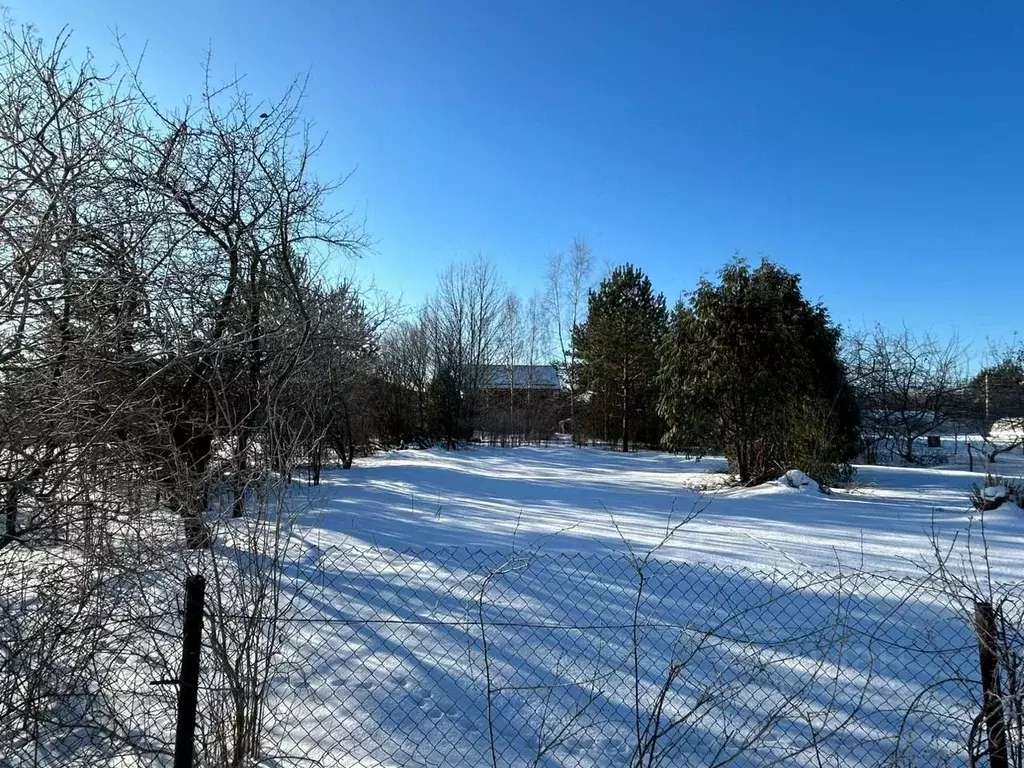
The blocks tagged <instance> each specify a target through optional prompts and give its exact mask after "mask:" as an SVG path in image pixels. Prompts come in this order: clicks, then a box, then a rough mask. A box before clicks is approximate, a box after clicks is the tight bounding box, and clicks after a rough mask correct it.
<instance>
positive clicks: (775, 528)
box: [277, 446, 1024, 766]
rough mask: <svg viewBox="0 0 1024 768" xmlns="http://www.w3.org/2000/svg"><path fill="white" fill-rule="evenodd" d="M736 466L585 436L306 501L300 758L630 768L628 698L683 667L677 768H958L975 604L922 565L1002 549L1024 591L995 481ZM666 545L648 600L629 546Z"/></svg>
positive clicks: (1016, 531) (1019, 559) (432, 458)
mask: <svg viewBox="0 0 1024 768" xmlns="http://www.w3.org/2000/svg"><path fill="white" fill-rule="evenodd" d="M1011 466H1013V465H1012V462H1007V461H1004V463H1003V464H1001V465H1000V470H1001V471H1002V472H1006V471H1007V470H1008V469H1009V468H1010V467H1011ZM724 470H725V466H724V464H723V462H722V461H721V460H715V459H705V460H703V461H699V462H698V461H694V460H692V459H687V458H683V457H678V456H671V455H666V454H662V453H655V452H650V453H644V452H641V453H634V454H629V455H621V454H617V453H613V452H608V451H602V450H595V449H574V448H570V447H567V446H559V447H551V448H516V449H510V450H497V449H474V450H468V451H456V452H446V451H442V450H430V451H404V452H394V453H389V454H385V455H381V456H378V457H374V458H370V459H366V460H364V461H362V462H360V463H359V464H358V465H357V466H356V467H355V468H353V469H352V470H351V471H348V472H332V473H329V474H328V475H327V476H326V478H325V480H324V483H323V485H322V486H321V487H320V488H316V489H314V488H308V487H307V488H300V489H297V490H298V492H299V495H300V496H304V497H305V498H304V499H303V507H304V512H303V513H302V514H300V516H299V518H298V523H299V525H298V527H297V529H296V533H297V535H298V536H299V539H300V541H301V543H302V546H303V547H305V555H304V557H305V560H304V561H303V562H304V563H305V564H307V565H308V567H309V568H310V569H311V572H315V573H317V574H318V579H319V585H320V586H319V587H318V588H316V589H314V590H312V592H310V591H309V590H308V589H307V590H306V594H305V595H304V597H303V599H302V600H301V601H299V605H300V607H299V608H298V610H299V614H300V615H301V617H302V623H301V624H300V625H297V627H298V628H297V630H296V631H295V632H293V633H292V634H291V639H290V640H289V643H288V645H289V648H290V651H289V653H290V654H291V655H292V661H293V662H294V664H295V666H296V667H297V668H299V669H301V670H302V674H300V675H296V676H293V677H292V678H284V679H282V680H281V681H280V687H279V688H278V689H277V690H278V691H280V692H281V696H282V698H281V699H280V701H279V706H278V707H277V709H279V710H280V711H281V712H283V713H288V716H287V717H285V718H284V720H283V721H282V725H281V728H282V732H284V733H287V734H289V737H288V739H286V742H287V744H286V745H282V750H283V751H284V752H288V753H301V754H305V755H308V756H310V757H314V758H316V759H322V758H323V757H324V756H326V755H335V756H337V755H342V756H343V758H342V759H340V760H337V761H336V762H332V761H331V760H328V763H329V764H339V765H349V764H351V765H431V766H432V765H465V766H472V765H480V764H488V765H490V764H492V763H494V764H498V765H529V764H532V761H533V759H534V758H536V757H537V755H538V754H540V753H542V752H544V754H545V755H546V756H545V757H544V758H543V759H541V760H540V761H539V762H537V763H536V764H538V765H569V766H575V765H595V766H596V765H629V764H632V762H631V761H635V760H636V759H637V755H636V743H637V738H636V733H637V730H636V729H637V720H636V712H637V707H636V702H637V700H639V701H640V707H639V709H640V710H641V712H642V715H641V718H640V721H641V726H642V730H643V732H645V733H647V732H649V730H650V728H651V727H652V723H653V721H652V720H651V717H650V713H651V712H652V711H655V709H656V705H657V693H658V691H659V690H661V689H662V686H663V685H664V684H665V681H666V679H667V675H669V674H670V671H671V670H673V669H675V670H677V671H678V678H675V679H674V681H673V682H672V684H671V685H670V686H669V687H668V690H669V695H668V699H667V703H666V705H665V709H664V711H663V712H662V718H664V722H662V723H661V725H662V726H664V725H665V724H667V723H668V722H671V721H672V718H673V717H675V718H678V719H679V721H680V725H679V726H678V727H676V728H674V729H673V730H672V731H671V733H672V736H671V737H663V738H662V739H661V743H660V744H659V745H658V747H657V751H658V753H659V755H661V757H662V758H664V759H665V762H664V763H662V764H665V765H687V766H689V765H717V764H722V765H724V764H731V765H740V766H756V765H768V764H781V765H793V766H796V765H837V766H847V765H850V766H858V765H863V766H868V765H872V766H873V765H879V764H883V763H884V764H887V765H889V764H893V765H895V764H900V765H903V764H906V765H910V764H927V765H966V759H965V758H964V749H965V747H964V745H965V741H966V738H967V732H968V730H969V724H970V720H971V718H972V717H973V715H974V714H975V713H976V712H977V691H975V690H974V688H975V687H976V686H975V685H974V684H973V683H972V682H970V681H971V680H972V679H973V678H974V677H976V672H975V667H976V663H977V662H976V656H977V646H976V641H975V639H974V637H973V635H972V634H971V630H970V626H969V620H970V607H971V606H970V602H969V600H968V601H965V603H963V604H959V603H958V602H957V600H956V599H953V598H951V597H950V596H949V595H948V594H942V592H941V590H937V589H936V588H935V585H934V583H933V582H930V581H929V580H928V579H927V577H926V572H927V571H930V570H934V566H935V555H934V552H935V547H934V544H935V543H938V544H939V548H940V550H941V551H942V552H944V553H947V554H949V563H950V565H951V566H952V567H953V569H954V570H960V571H963V572H969V571H970V561H971V559H972V558H973V562H974V564H975V570H974V572H975V573H978V572H979V568H978V567H979V566H981V565H982V552H983V551H984V549H985V548H986V547H987V551H988V563H987V567H988V569H989V571H988V572H985V571H984V568H981V572H983V573H986V575H985V577H984V578H991V580H992V581H993V582H1018V581H1020V580H1021V578H1022V577H1024V549H1022V547H1021V546H1020V542H1021V541H1022V540H1024V539H1022V538H1021V537H1022V534H1024V512H1022V511H1021V510H1020V509H1019V508H1018V507H1016V506H1012V505H1009V506H1004V507H1002V508H1001V509H999V510H997V511H995V512H992V513H988V514H987V515H986V516H985V520H984V526H983V528H982V525H981V524H982V521H981V519H980V517H979V515H978V514H977V513H976V512H974V510H973V509H972V508H971V505H970V502H969V500H968V494H969V491H970V487H971V484H972V483H974V482H978V481H980V480H981V478H982V474H981V473H973V474H972V473H968V472H966V471H964V470H962V469H957V468H947V469H911V468H886V467H860V468H859V469H858V473H857V479H856V484H855V485H854V486H853V487H851V488H849V489H845V490H836V491H835V492H834V493H833V494H832V495H828V496H826V495H823V494H820V493H817V492H816V491H814V490H812V489H808V488H805V489H802V490H800V489H796V488H792V487H789V485H788V484H786V483H785V482H778V483H773V484H769V485H767V486H763V487H759V488H753V489H736V488H726V487H724V480H725V474H724ZM694 512H696V513H697V515H696V517H695V518H694V519H692V520H690V521H689V522H686V523H685V525H683V526H682V527H681V528H678V529H675V527H676V525H677V524H678V523H679V522H680V521H682V520H684V519H685V518H686V517H687V516H688V515H690V514H692V513H694ZM674 529H675V530H674ZM983 532H984V536H982V533H983ZM667 533H668V534H671V535H669V536H668V540H667V541H665V539H666V534H667ZM655 547H658V551H657V558H658V561H657V562H656V563H653V564H651V565H650V566H649V567H648V568H649V570H648V571H647V572H646V573H645V578H644V590H645V591H644V593H643V597H642V600H641V601H640V602H637V595H638V591H637V590H638V585H639V583H640V581H639V579H638V574H637V572H636V571H635V570H634V569H633V568H632V567H631V565H630V563H629V561H628V559H627V557H626V555H627V554H628V553H629V552H630V551H632V552H633V553H639V554H642V553H643V552H645V551H649V550H651V549H652V548H655ZM513 553H516V554H513ZM302 567H305V566H302ZM299 570H300V572H301V570H302V568H301V567H300V569H299ZM837 574H838V575H837ZM864 574H886V575H887V577H886V578H884V579H878V578H876V577H875V576H873V575H864ZM989 574H990V575H989ZM638 606H639V607H638ZM634 617H637V619H638V622H639V629H638V631H637V632H635V633H634V632H633V630H632V629H631V625H632V624H633V622H634ZM634 649H636V651H637V653H636V655H634ZM634 662H636V666H634ZM958 678H959V679H958ZM488 681H490V682H488ZM942 681H945V682H942ZM488 691H490V695H488ZM298 702H300V703H301V707H300V708H299V711H300V712H301V713H302V714H301V715H294V712H295V711H296V706H297V703H298ZM488 713H489V714H488ZM687 713H691V714H690V715H687ZM816 740H818V741H819V743H820V745H821V746H820V749H818V750H816V751H814V752H811V751H807V748H808V745H809V744H812V743H814V742H815V741H816ZM750 741H753V742H756V744H753V745H752V744H751V743H749V742H750ZM492 744H493V746H494V753H493V754H492V752H491V745H492ZM546 744H547V745H549V746H548V747H547V748H546V749H547V751H546V752H545V750H544V749H542V747H544V745H546ZM897 752H898V753H900V760H896V759H895V757H894V755H895V753H897ZM332 759H333V758H332ZM904 759H905V760H911V761H913V760H917V761H918V762H916V763H914V762H901V760H904ZM921 761H923V762H921ZM653 764H659V763H658V761H654V762H653Z"/></svg>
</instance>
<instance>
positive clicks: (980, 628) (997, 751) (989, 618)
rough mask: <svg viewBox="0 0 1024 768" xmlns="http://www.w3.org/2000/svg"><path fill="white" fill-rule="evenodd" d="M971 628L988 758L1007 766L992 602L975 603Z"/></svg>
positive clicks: (994, 766) (995, 765) (1000, 766)
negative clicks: (979, 680) (973, 635)
mask: <svg viewBox="0 0 1024 768" xmlns="http://www.w3.org/2000/svg"><path fill="white" fill-rule="evenodd" d="M974 631H975V632H976V633H977V635H978V657H979V660H980V662H981V687H982V692H983V698H982V714H983V715H984V717H985V730H986V731H987V732H988V762H989V766H991V768H1008V766H1009V759H1008V756H1007V749H1006V723H1005V721H1004V720H1003V697H1002V692H1001V691H1000V689H999V656H998V654H997V653H996V648H997V647H998V646H997V637H998V635H997V629H996V613H995V611H994V610H993V608H992V603H987V602H979V603H975V604H974Z"/></svg>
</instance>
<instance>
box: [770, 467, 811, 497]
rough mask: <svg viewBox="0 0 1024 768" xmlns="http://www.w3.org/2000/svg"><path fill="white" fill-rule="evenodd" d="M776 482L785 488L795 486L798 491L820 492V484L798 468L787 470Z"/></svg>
mask: <svg viewBox="0 0 1024 768" xmlns="http://www.w3.org/2000/svg"><path fill="white" fill-rule="evenodd" d="M777 482H778V483H779V484H781V485H782V486H783V487H785V488H795V489H796V490H798V491H818V492H819V493H820V492H821V486H820V485H818V483H817V481H816V480H815V479H814V478H812V477H810V476H809V475H807V474H806V473H804V472H801V471H800V470H799V469H791V470H789V471H788V472H786V474H784V475H783V476H782V477H780V478H779V479H778V481H777Z"/></svg>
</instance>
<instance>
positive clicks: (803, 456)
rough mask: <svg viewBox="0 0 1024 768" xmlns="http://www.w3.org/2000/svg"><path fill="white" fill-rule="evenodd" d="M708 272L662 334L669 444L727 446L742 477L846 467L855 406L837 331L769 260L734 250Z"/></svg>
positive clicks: (754, 479) (852, 447)
mask: <svg viewBox="0 0 1024 768" xmlns="http://www.w3.org/2000/svg"><path fill="white" fill-rule="evenodd" d="M720 277H721V280H720V282H719V283H718V284H714V283H711V282H710V281H708V280H702V281H701V282H700V284H699V285H698V287H697V290H696V291H695V292H694V293H693V294H692V295H691V297H690V301H689V305H684V304H680V305H679V306H677V307H676V310H675V312H674V314H673V317H672V322H671V327H670V330H669V333H668V338H667V339H666V343H665V347H664V355H663V364H662V371H661V376H660V377H659V381H660V385H661V390H662V395H661V403H660V408H659V410H660V413H661V415H662V416H663V417H664V419H665V421H666V422H667V424H668V428H669V429H668V433H667V434H666V436H665V441H664V442H665V443H666V444H667V445H668V447H670V448H674V449H687V450H698V451H711V450H722V451H724V452H725V455H726V457H727V458H728V459H729V461H730V463H731V464H732V466H733V470H734V471H735V472H736V473H737V474H738V475H739V479H740V481H741V482H743V483H745V484H753V483H759V482H763V481H765V480H769V479H772V478H773V477H779V476H780V475H781V474H782V473H784V472H785V471H786V470H787V469H790V468H793V467H798V468H800V469H803V470H804V471H805V472H807V473H808V474H810V475H811V476H813V477H815V479H817V480H819V481H821V482H823V483H829V482H833V481H835V480H836V479H839V478H840V477H841V476H843V475H844V474H846V473H848V472H849V471H850V468H849V464H848V462H849V461H850V459H852V458H853V457H854V455H856V450H857V438H858V414H857V408H856V404H855V402H854V398H853V393H852V391H851V389H850V387H849V385H848V383H847V380H846V370H845V368H844V366H843V363H842V361H841V360H840V358H839V340H840V331H839V329H838V328H837V327H836V326H834V325H832V323H831V321H830V320H829V316H828V312H827V311H826V309H825V308H824V307H823V306H822V305H820V304H818V305H812V304H810V303H809V302H808V301H807V300H806V299H805V298H804V297H803V294H802V293H801V290H800V278H799V276H797V275H795V274H792V273H790V272H787V271H786V270H785V269H783V268H782V267H780V266H777V265H776V264H773V263H772V262H770V261H767V260H765V261H762V262H761V265H760V266H759V267H758V268H757V269H754V270H752V269H751V268H750V267H749V266H748V265H747V263H746V262H744V261H742V260H736V261H733V262H732V263H730V264H729V265H727V266H726V267H725V268H724V269H723V270H722V272H721V273H720Z"/></svg>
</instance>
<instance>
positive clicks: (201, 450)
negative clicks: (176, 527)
mask: <svg viewBox="0 0 1024 768" xmlns="http://www.w3.org/2000/svg"><path fill="white" fill-rule="evenodd" d="M171 437H172V439H173V441H174V447H175V450H176V452H177V455H178V460H179V467H180V468H181V469H179V472H178V478H177V483H175V485H176V486H177V487H176V488H175V490H176V491H177V493H176V494H175V495H177V496H178V500H177V502H176V505H177V506H178V511H179V513H180V514H181V518H182V523H183V526H184V533H185V546H186V547H187V548H188V549H206V548H207V547H209V546H210V545H211V544H212V543H213V540H212V536H211V534H210V529H209V527H208V526H207V525H206V519H205V518H206V509H207V506H208V502H209V499H208V490H207V484H206V477H205V474H206V467H207V464H208V463H209V460H210V452H211V450H212V448H213V436H212V435H209V434H201V435H196V434H195V430H194V428H191V429H190V428H186V427H184V426H182V425H180V424H179V425H175V426H174V427H173V428H172V429H171ZM182 474H184V477H182V476H181V475H182ZM173 481H174V478H172V482H173Z"/></svg>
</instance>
